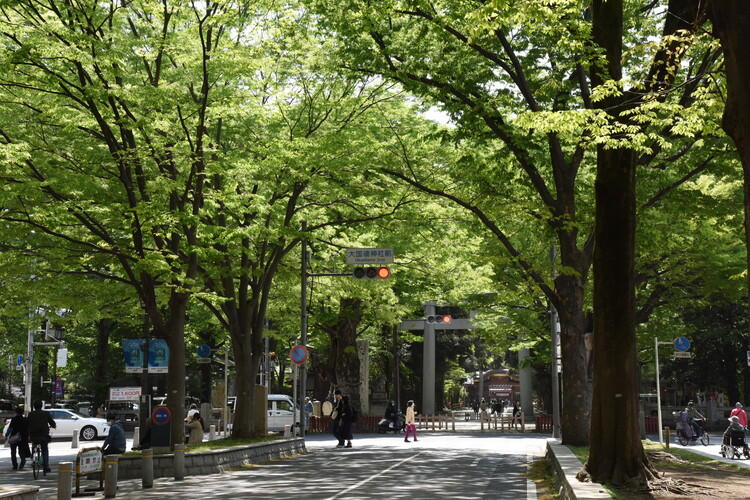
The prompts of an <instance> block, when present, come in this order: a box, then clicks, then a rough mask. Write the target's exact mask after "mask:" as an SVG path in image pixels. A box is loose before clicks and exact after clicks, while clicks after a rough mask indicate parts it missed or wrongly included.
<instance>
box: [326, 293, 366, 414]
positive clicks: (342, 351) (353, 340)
mask: <svg viewBox="0 0 750 500" xmlns="http://www.w3.org/2000/svg"><path fill="white" fill-rule="evenodd" d="M361 320H362V300H361V299H354V298H346V299H342V300H341V304H340V306H339V317H338V321H337V323H336V326H335V327H334V328H333V329H331V330H329V335H331V350H333V351H334V352H335V359H336V365H335V370H336V385H337V388H338V389H340V390H341V392H343V393H344V394H345V395H348V396H349V401H350V402H351V404H352V405H353V406H354V407H355V408H356V409H357V410H358V411H359V409H360V408H361V407H362V406H361V404H360V394H359V356H358V355H357V327H358V326H359V323H360V321H361Z"/></svg>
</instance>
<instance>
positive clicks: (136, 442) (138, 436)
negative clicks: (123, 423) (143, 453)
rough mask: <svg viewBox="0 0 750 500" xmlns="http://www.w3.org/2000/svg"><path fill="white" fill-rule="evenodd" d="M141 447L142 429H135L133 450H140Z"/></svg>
mask: <svg viewBox="0 0 750 500" xmlns="http://www.w3.org/2000/svg"><path fill="white" fill-rule="evenodd" d="M140 446H141V428H140V427H136V428H135V429H133V447H132V449H134V450H135V449H136V448H139V447H140Z"/></svg>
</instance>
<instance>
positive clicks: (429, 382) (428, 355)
mask: <svg viewBox="0 0 750 500" xmlns="http://www.w3.org/2000/svg"><path fill="white" fill-rule="evenodd" d="M434 315H435V303H434V302H432V301H430V302H426V303H425V305H424V316H425V318H426V317H428V316H434ZM422 353H423V354H422V412H423V414H424V415H433V414H434V413H435V325H433V324H431V323H428V322H427V321H425V322H424V342H423V344H422Z"/></svg>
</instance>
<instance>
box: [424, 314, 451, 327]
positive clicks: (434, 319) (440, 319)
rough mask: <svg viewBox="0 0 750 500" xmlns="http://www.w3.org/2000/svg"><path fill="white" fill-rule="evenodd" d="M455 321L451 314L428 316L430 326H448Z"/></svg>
mask: <svg viewBox="0 0 750 500" xmlns="http://www.w3.org/2000/svg"><path fill="white" fill-rule="evenodd" d="M452 320H453V317H452V316H451V315H450V314H431V315H429V316H427V324H428V325H440V324H448V323H450V322H451V321H452Z"/></svg>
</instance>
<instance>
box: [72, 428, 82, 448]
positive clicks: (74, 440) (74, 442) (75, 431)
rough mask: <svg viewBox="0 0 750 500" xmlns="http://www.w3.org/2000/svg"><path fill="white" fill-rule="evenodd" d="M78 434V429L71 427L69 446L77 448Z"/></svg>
mask: <svg viewBox="0 0 750 500" xmlns="http://www.w3.org/2000/svg"><path fill="white" fill-rule="evenodd" d="M78 436H80V432H79V431H78V429H73V435H72V436H71V440H70V447H71V448H73V449H75V448H78Z"/></svg>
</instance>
